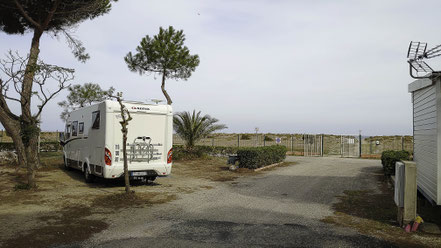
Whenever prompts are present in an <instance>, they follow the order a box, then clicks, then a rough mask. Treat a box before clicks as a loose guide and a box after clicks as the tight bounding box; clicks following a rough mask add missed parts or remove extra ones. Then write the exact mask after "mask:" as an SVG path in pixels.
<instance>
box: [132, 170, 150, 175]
mask: <svg viewBox="0 0 441 248" xmlns="http://www.w3.org/2000/svg"><path fill="white" fill-rule="evenodd" d="M130 174H131V175H132V176H147V171H132V172H131V173H130Z"/></svg>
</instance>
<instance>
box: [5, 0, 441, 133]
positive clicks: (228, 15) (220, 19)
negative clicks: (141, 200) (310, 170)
mask: <svg viewBox="0 0 441 248" xmlns="http://www.w3.org/2000/svg"><path fill="white" fill-rule="evenodd" d="M440 10H441V1H435V0H433V1H406V0H388V1H384V0H371V1H354V0H340V1H325V0H314V1H294V0H292V1H288V0H210V1H208V0H186V1H177V0H175V1H171V0H160V1H159V0H158V1H152V0H148V1H147V0H121V1H118V2H117V3H114V4H113V8H112V11H111V12H110V13H109V14H107V15H105V16H102V17H100V18H97V19H95V20H92V21H86V22H84V23H81V24H80V25H79V27H78V28H77V29H76V32H75V35H76V37H77V38H79V39H80V40H82V41H83V43H84V45H85V47H86V48H87V51H88V52H89V53H90V55H91V59H90V60H89V61H87V62H86V63H85V64H81V63H80V62H78V61H76V60H75V58H74V57H73V55H72V54H71V52H70V49H69V48H68V46H67V45H66V43H65V42H64V40H63V39H62V38H60V39H59V40H58V39H56V38H53V37H50V36H44V38H43V39H42V41H41V58H42V59H43V60H44V61H45V62H46V63H49V64H57V65H59V66H64V67H69V68H73V69H75V70H76V73H75V81H74V82H73V83H75V84H84V83H86V82H94V83H99V84H100V85H101V86H102V87H103V88H109V87H110V86H113V87H115V88H116V89H117V90H118V91H123V92H124V96H125V98H126V99H130V100H148V99H152V98H157V99H158V98H159V99H164V97H163V95H162V92H161V90H160V77H158V76H157V77H155V76H153V75H150V76H148V75H143V76H140V75H139V74H137V73H133V72H130V71H129V70H128V68H127V65H126V64H125V62H124V59H123V58H124V56H125V55H126V54H127V53H128V52H129V51H134V50H135V48H136V46H137V45H138V44H139V42H140V40H141V38H143V37H144V36H145V35H155V34H156V33H157V32H158V30H159V27H160V26H162V27H168V26H169V25H172V26H174V27H175V28H176V29H183V30H184V33H185V35H186V45H187V46H188V48H189V49H190V52H191V53H192V54H198V55H199V56H200V60H201V63H200V65H199V67H198V68H197V69H196V71H195V72H194V74H193V75H192V77H191V78H189V79H188V81H175V80H169V81H167V84H166V87H167V90H168V92H169V94H170V95H171V98H172V100H173V108H174V111H184V110H193V109H196V110H201V111H202V113H204V114H210V115H212V116H214V117H216V118H218V119H219V120H220V122H221V123H224V124H226V125H227V126H228V127H229V128H228V129H227V130H226V131H227V132H254V128H255V127H259V128H260V130H261V132H272V133H281V132H283V133H332V134H358V131H359V130H362V133H363V134H364V135H395V134H397V135H401V134H411V133H412V110H411V101H410V94H409V93H408V92H407V85H408V84H409V83H411V82H412V81H413V80H412V78H411V77H410V76H409V73H408V65H407V63H406V53H407V47H408V44H409V42H410V41H411V40H415V41H427V42H428V43H429V47H431V46H435V45H438V43H441V32H439V28H440V26H439V24H440V23H441V15H440ZM0 41H1V42H0V55H2V56H3V55H4V54H5V53H6V52H7V51H8V50H9V49H12V50H18V51H19V52H20V53H22V54H26V53H27V52H28V50H29V47H30V41H31V36H30V34H27V35H24V36H21V35H15V36H10V35H9V36H8V35H6V34H4V33H1V34H0ZM438 60H441V58H438ZM430 64H431V65H434V67H435V69H441V63H439V61H437V60H436V59H434V60H433V61H430ZM438 65H439V66H438ZM66 94H67V92H66V91H65V92H63V93H60V94H59V95H58V96H57V98H56V99H55V100H54V101H52V102H51V103H50V104H49V105H48V106H47V108H46V109H45V112H44V113H43V117H42V129H43V130H51V131H52V130H62V129H63V122H62V121H61V120H60V118H59V114H60V112H61V108H59V107H58V105H57V102H59V101H62V100H64V99H65V97H66ZM17 110H18V109H17Z"/></svg>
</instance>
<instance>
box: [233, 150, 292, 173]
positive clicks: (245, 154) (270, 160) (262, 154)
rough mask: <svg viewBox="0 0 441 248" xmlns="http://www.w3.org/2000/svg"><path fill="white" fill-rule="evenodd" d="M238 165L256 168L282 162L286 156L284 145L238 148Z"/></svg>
mask: <svg viewBox="0 0 441 248" xmlns="http://www.w3.org/2000/svg"><path fill="white" fill-rule="evenodd" d="M237 156H238V157H239V167H241V168H248V169H257V168H260V167H263V166H265V165H270V164H274V163H279V162H282V161H283V160H284V159H285V158H286V147H285V146H265V147H251V148H240V149H239V150H238V151H237Z"/></svg>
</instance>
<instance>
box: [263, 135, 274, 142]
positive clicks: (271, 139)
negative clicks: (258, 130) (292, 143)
mask: <svg viewBox="0 0 441 248" xmlns="http://www.w3.org/2000/svg"><path fill="white" fill-rule="evenodd" d="M263 140H265V141H274V139H273V138H271V137H270V136H266V135H265V138H264V139H263Z"/></svg>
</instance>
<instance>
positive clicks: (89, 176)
mask: <svg viewBox="0 0 441 248" xmlns="http://www.w3.org/2000/svg"><path fill="white" fill-rule="evenodd" d="M94 179H95V176H94V175H92V174H90V173H89V170H88V169H87V166H84V180H85V181H86V183H92V182H93V181H94Z"/></svg>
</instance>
